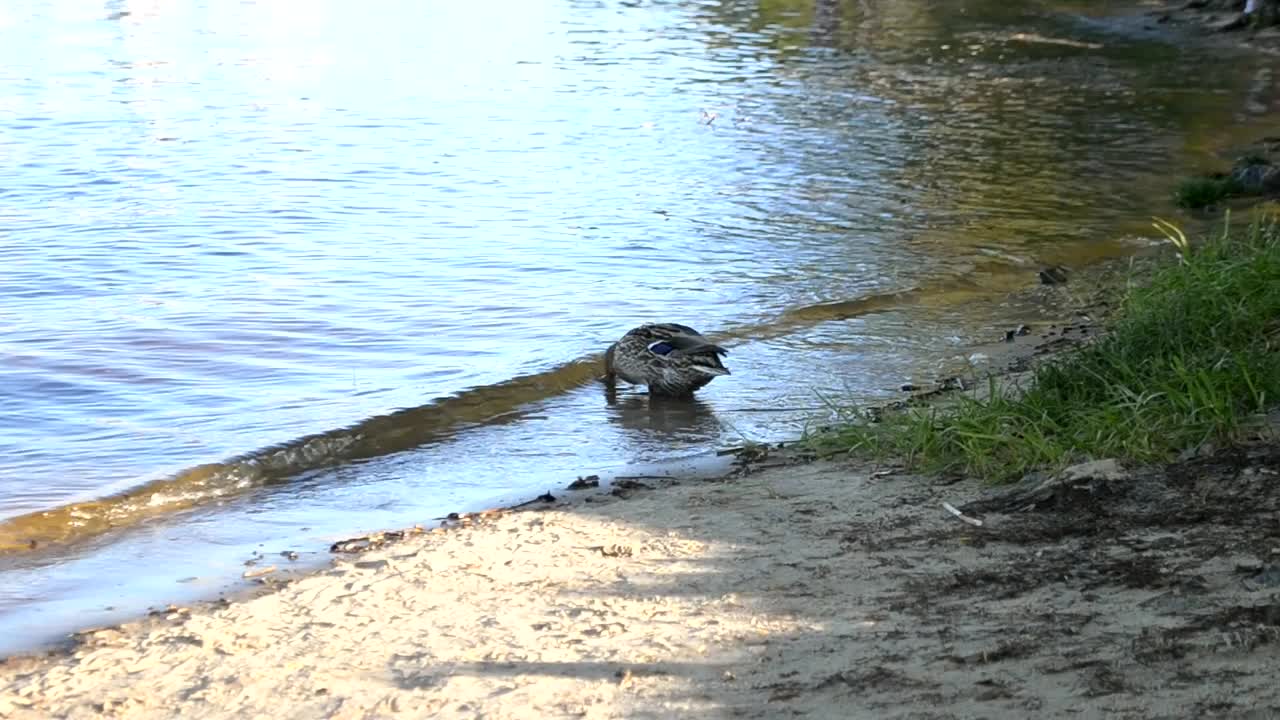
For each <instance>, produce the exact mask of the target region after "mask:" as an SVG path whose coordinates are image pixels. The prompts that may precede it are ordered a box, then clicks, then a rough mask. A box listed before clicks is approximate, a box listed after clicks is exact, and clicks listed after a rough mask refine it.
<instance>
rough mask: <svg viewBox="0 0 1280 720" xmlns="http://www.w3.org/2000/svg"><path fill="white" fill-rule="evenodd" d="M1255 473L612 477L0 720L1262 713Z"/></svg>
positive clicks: (129, 640)
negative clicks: (1028, 497)
mask: <svg viewBox="0 0 1280 720" xmlns="http://www.w3.org/2000/svg"><path fill="white" fill-rule="evenodd" d="M774 460H775V461H787V460H789V458H788V457H786V455H785V454H783V455H782V456H777V455H775V456H774ZM1277 462H1280V450H1277V449H1276V447H1275V446H1274V445H1273V444H1272V445H1266V446H1263V445H1259V446H1256V447H1252V448H1246V449H1243V450H1239V451H1231V452H1230V453H1226V454H1217V455H1211V456H1206V457H1192V458H1189V459H1187V460H1185V461H1180V462H1179V463H1174V464H1172V465H1169V466H1166V467H1140V468H1122V467H1116V466H1114V465H1107V464H1105V463H1104V464H1102V465H1098V464H1096V463H1094V464H1091V465H1093V467H1092V468H1084V469H1083V470H1082V469H1079V468H1077V469H1076V470H1075V471H1074V473H1075V476H1074V478H1073V480H1072V482H1071V483H1068V484H1065V485H1063V486H1061V487H1060V488H1059V489H1058V490H1057V491H1055V493H1054V495H1053V496H1052V497H1049V498H1048V499H1045V500H1043V501H1042V502H1041V503H1040V506H1039V507H1037V508H1035V509H1032V510H1030V511H1027V510H1023V509H1011V508H1009V507H1008V506H1007V503H1004V504H1003V506H1002V498H1004V497H1007V496H1008V495H1009V494H1010V493H1015V494H1016V492H1017V491H1018V490H1017V488H1016V487H1015V488H1014V489H1012V490H1005V489H1000V490H992V489H991V488H988V487H984V486H982V485H981V484H979V483H977V482H975V481H972V480H960V481H959V482H948V481H943V480H941V479H938V478H927V477H922V476H919V475H915V474H912V473H909V472H904V471H902V470H901V469H900V468H895V467H892V466H875V465H872V464H868V463H864V462H855V461H830V460H827V461H805V462H800V463H797V464H792V465H788V466H786V467H771V468H766V469H752V464H751V463H747V464H746V465H744V466H743V467H742V468H741V469H740V471H739V472H738V473H737V476H736V477H731V478H722V479H719V480H704V481H693V482H676V481H673V482H670V483H666V484H664V483H660V482H649V483H646V482H644V481H633V482H634V483H635V484H633V485H630V486H629V487H627V488H616V489H615V490H614V491H598V492H587V493H581V494H578V495H576V496H574V497H572V498H568V499H563V500H560V501H558V502H557V503H556V504H555V505H554V506H551V505H535V506H529V507H527V508H525V509H522V510H518V511H508V512H494V513H487V514H481V515H479V516H476V517H474V518H473V519H472V521H471V522H469V523H462V525H463V527H460V528H457V529H452V530H447V531H441V532H435V533H432V532H425V533H422V534H420V535H416V536H412V537H407V538H404V539H401V540H399V541H398V542H394V543H389V544H387V545H385V546H383V547H379V548H375V549H369V550H365V551H363V552H358V553H352V554H350V555H343V556H341V557H339V558H337V559H336V560H335V563H334V567H332V568H331V569H329V570H326V571H323V572H320V573H318V574H315V575H311V576H308V577H304V578H301V579H298V580H295V581H292V582H289V583H286V584H283V585H282V586H281V587H278V588H276V589H275V591H274V592H271V593H267V594H263V595H260V596H258V597H255V598H252V599H248V600H245V601H241V602H233V603H220V604H214V605H211V606H207V607H197V608H193V609H188V610H184V609H175V610H174V611H173V612H170V613H168V614H167V615H166V616H164V617H153V618H148V619H145V620H142V621H136V622H133V623H128V624H125V625H123V626H120V627H117V628H104V629H98V630H94V631H88V632H86V633H83V634H82V635H81V636H80V638H79V643H78V645H77V646H76V647H74V648H71V649H69V650H66V651H62V652H53V653H48V654H46V655H43V656H25V657H13V658H9V659H7V660H5V661H3V662H0V716H4V717H11V718H15V719H25V718H36V717H54V716H57V717H71V718H77V717H100V716H103V715H106V716H116V717H137V718H149V717H156V718H160V717H188V716H203V717H237V716H253V715H256V714H260V713H271V714H272V715H273V716H277V717H297V718H313V717H341V718H357V717H392V716H394V717H442V716H443V717H477V716H480V715H483V716H485V717H498V718H504V717H511V718H515V717H529V716H530V715H529V713H530V712H533V713H535V714H536V715H538V716H545V717H617V716H627V717H655V718H657V717H674V716H679V717H720V716H726V715H732V716H738V717H762V718H764V717H775V716H776V714H777V712H780V711H782V710H783V708H786V709H787V710H789V711H793V712H800V713H801V714H811V715H813V716H816V717H829V716H834V715H840V714H841V713H844V712H847V711H848V710H849V709H850V708H857V709H858V711H860V712H862V713H865V714H866V715H874V716H877V717H897V716H905V715H908V714H911V713H915V715H914V716H919V709H921V708H926V707H938V708H939V712H941V708H942V707H943V706H945V707H946V708H947V710H948V712H953V713H955V712H958V713H962V714H976V713H980V714H984V715H987V716H1001V717H1025V716H1026V714H1027V713H1028V712H1031V713H1035V714H1037V715H1038V716H1042V717H1055V716H1065V715H1068V714H1071V715H1073V716H1074V714H1075V713H1080V712H1083V713H1086V714H1097V713H1104V712H1105V713H1109V714H1115V715H1118V716H1123V717H1162V716H1168V717H1172V716H1177V714H1178V712H1179V709H1182V710H1185V708H1188V707H1196V708H1198V709H1199V710H1200V712H1199V713H1197V714H1198V715H1204V714H1208V713H1210V712H1222V711H1226V710H1237V711H1238V710H1245V709H1248V708H1254V709H1261V708H1264V707H1266V708H1272V709H1280V687H1276V686H1275V685H1274V683H1273V682H1272V679H1273V678H1274V674H1275V672H1276V671H1277V670H1280V656H1278V655H1276V653H1274V652H1272V651H1270V647H1271V645H1270V643H1274V642H1275V641H1276V640H1277V639H1280V609H1277V606H1276V605H1275V597H1276V588H1277V587H1280V547H1277V548H1269V547H1265V545H1266V543H1265V542H1263V543H1261V544H1259V542H1258V541H1260V540H1262V538H1260V537H1256V536H1255V530H1256V529H1261V528H1260V527H1259V526H1257V525H1254V524H1252V523H1251V522H1248V519H1249V518H1257V519H1258V520H1259V521H1262V520H1263V519H1264V518H1266V517H1270V516H1272V515H1273V514H1274V513H1276V512H1280V503H1277V501H1276V499H1275V498H1274V494H1272V498H1267V497H1266V496H1265V495H1258V494H1253V493H1251V492H1248V490H1249V489H1251V488H1258V487H1260V486H1265V485H1266V484H1268V483H1271V482H1273V478H1274V473H1275V470H1274V469H1272V468H1273V467H1274V466H1275V464H1276V463H1277ZM663 485H665V486H663ZM618 490H621V492H618ZM1188 491H1192V492H1188ZM944 503H945V504H949V505H951V506H952V507H956V508H958V509H959V510H960V512H961V513H962V514H963V515H964V517H965V518H968V520H965V519H963V518H959V517H956V516H954V515H953V513H951V512H950V510H948V509H947V507H946V505H944ZM977 523H980V524H977ZM1174 678H1181V679H1180V680H1177V681H1174ZM911 708H916V710H911ZM926 714H927V713H926ZM841 716H844V715H841Z"/></svg>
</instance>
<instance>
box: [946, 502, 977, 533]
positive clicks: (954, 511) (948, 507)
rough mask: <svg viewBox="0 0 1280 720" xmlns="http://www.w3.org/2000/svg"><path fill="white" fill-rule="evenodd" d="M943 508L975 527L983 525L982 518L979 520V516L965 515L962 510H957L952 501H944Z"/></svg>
mask: <svg viewBox="0 0 1280 720" xmlns="http://www.w3.org/2000/svg"><path fill="white" fill-rule="evenodd" d="M942 509H944V510H946V511H947V512H949V513H951V514H952V515H955V516H956V517H958V518H960V519H961V520H963V521H965V522H967V523H969V524H970V525H972V526H974V527H982V521H981V520H979V519H978V518H973V517H969V516H968V515H965V514H964V513H962V512H960V511H959V510H957V509H956V506H955V505H952V504H951V503H949V502H944V503H942Z"/></svg>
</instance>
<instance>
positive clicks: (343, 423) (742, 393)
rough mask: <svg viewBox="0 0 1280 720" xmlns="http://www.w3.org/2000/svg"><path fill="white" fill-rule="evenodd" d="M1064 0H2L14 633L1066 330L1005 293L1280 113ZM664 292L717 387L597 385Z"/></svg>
mask: <svg viewBox="0 0 1280 720" xmlns="http://www.w3.org/2000/svg"><path fill="white" fill-rule="evenodd" d="M1065 5H1066V4H1064V3H1055V4H1052V5H1050V4H1041V3H1032V2H1027V3H1010V2H1007V0H988V1H985V2H976V1H975V2H954V3H931V2H925V1H923V0H920V1H912V0H881V1H877V0H865V1H862V2H838V3H832V2H827V1H826V0H820V1H818V2H816V3H815V2H814V1H813V0H809V1H808V2H801V1H796V2H787V1H781V2H780V1H768V2H766V1H764V0H761V1H759V2H747V1H740V0H722V1H720V2H687V1H672V2H650V1H643V0H636V1H634V2H631V1H628V2H585V1H579V0H520V1H518V2H516V1H513V0H498V1H497V2H491V3H485V4H482V5H469V4H466V3H446V2H422V1H421V0H378V1H377V2H370V3H364V4H363V5H360V6H353V5H352V4H351V3H347V2H337V1H336V0H259V1H257V2H254V1H252V0H106V1H105V2H104V1H103V0H40V1H37V0H29V1H26V2H23V1H19V2H10V3H6V4H5V5H4V7H2V8H0V90H2V91H3V92H0V160H2V161H3V162H2V163H0V201H2V202H0V358H2V359H0V552H3V556H2V557H0V637H2V638H5V639H4V640H3V641H0V651H8V650H12V649H15V648H21V647H26V646H29V645H30V644H31V643H32V642H37V641H44V640H48V639H49V638H51V637H54V636H56V635H57V634H58V633H63V632H66V631H67V630H70V629H74V628H76V627H81V626H87V625H92V624H95V623H100V622H107V621H111V620H114V619H117V618H119V617H121V616H124V615H128V614H131V613H136V612H137V611H138V610H139V609H141V608H143V607H145V606H147V605H152V604H164V603H166V602H171V601H179V600H183V599H189V598H191V597H196V596H201V595H202V594H203V595H204V596H207V595H209V594H211V593H212V592H214V590H215V589H217V588H219V587H222V586H224V585H225V584H226V582H227V580H228V579H229V578H233V577H238V575H239V573H240V571H241V570H243V568H242V565H241V564H242V562H243V561H244V560H245V559H246V558H247V557H249V555H250V553H252V552H254V551H260V552H269V553H274V552H278V551H282V550H297V551H300V552H304V553H306V552H309V551H323V550H324V548H325V547H326V546H327V543H328V542H330V541H331V540H333V539H335V538H339V537H345V536H349V535H352V534H357V533H359V532H360V531H362V530H370V529H377V528H382V527H396V526H404V525H408V524H412V523H415V522H422V521H425V520H428V519H430V518H432V517H435V516H438V515H442V514H444V513H447V512H449V511H452V510H457V509H465V508H467V507H478V506H480V505H483V504H485V503H488V502H493V501H497V500H500V499H503V498H506V499H510V498H514V497H523V496H529V495H533V494H536V493H540V492H543V491H546V490H548V489H556V488H560V487H563V485H564V484H565V483H566V482H567V481H569V480H572V479H573V478H574V477H575V476H577V475H580V474H586V473H588V472H601V471H610V470H612V471H615V472H620V471H625V470H626V469H627V468H635V467H640V466H642V465H643V464H644V463H654V462H662V461H669V460H672V459H676V458H687V457H694V456H699V455H703V454H706V453H708V452H710V451H712V450H714V449H715V448H717V447H721V446H723V445H726V444H735V443H738V442H740V441H741V440H742V439H743V438H750V439H780V438H785V437H790V436H794V435H795V434H797V433H798V432H800V431H801V430H802V429H803V427H804V426H805V423H807V422H810V421H811V420H812V419H813V418H815V417H821V416H822V415H823V413H824V410H823V408H824V403H825V402H826V401H828V400H830V399H832V398H834V399H837V400H838V401H840V402H869V401H875V400H880V399H884V398H889V397H893V396H895V395H896V394H899V392H900V391H899V390H898V388H899V386H900V385H901V384H903V383H904V382H916V383H920V382H928V381H929V380H931V379H936V378H938V377H940V376H942V375H945V374H947V373H949V372H954V371H955V370H956V369H957V368H959V367H962V366H963V363H964V358H966V357H967V356H968V355H969V354H970V353H971V352H972V350H973V349H974V348H975V347H977V346H978V345H980V344H982V343H986V342H989V341H991V340H992V339H993V338H997V337H999V336H1000V335H1001V334H1002V333H1003V328H1004V327H1006V326H1007V325H1008V324H1010V323H1018V322H1023V321H1027V320H1037V319H1038V320H1043V319H1045V318H1048V317H1053V313H1054V307H1053V303H1052V301H1051V298H1052V295H1046V296H1045V297H1046V298H1050V300H1047V301H1044V302H1032V301H1026V302H1014V301H1011V300H1009V299H1008V298H1007V293H1009V292H1010V291H1016V290H1020V289H1025V288H1028V287H1031V286H1034V284H1035V282H1036V278H1035V270H1036V269H1037V268H1038V267H1039V266H1040V265H1042V264H1046V263H1062V264H1065V265H1068V266H1071V267H1080V266H1083V265H1087V264H1089V263H1092V262H1095V261H1097V260H1100V259H1104V258H1107V257H1116V256H1121V255H1124V254H1125V253H1128V252H1131V250H1132V248H1133V247H1135V246H1136V244H1137V243H1138V240H1137V238H1139V237H1140V236H1141V235H1143V234H1145V233H1147V229H1146V228H1147V226H1148V220H1149V216H1150V215H1151V214H1153V213H1158V214H1168V213H1171V212H1172V210H1171V209H1170V208H1169V207H1168V205H1167V204H1166V203H1164V202H1163V201H1162V200H1160V198H1163V197H1166V196H1167V194H1168V191H1169V189H1170V188H1171V187H1172V185H1173V183H1174V182H1175V180H1176V179H1177V177H1179V176H1180V175H1182V174H1184V173H1185V172H1188V171H1189V170H1191V169H1197V168H1200V167H1202V166H1206V165H1207V164H1208V163H1210V161H1211V158H1210V156H1209V154H1208V153H1209V151H1210V150H1212V149H1213V148H1215V147H1218V146H1220V145H1222V144H1223V143H1225V142H1228V141H1229V140H1231V139H1232V137H1231V133H1232V132H1239V130H1238V128H1239V127H1242V126H1243V127H1248V126H1249V125H1250V124H1255V125H1256V124H1258V123H1259V122H1260V120H1261V119H1262V118H1264V117H1265V116H1266V115H1267V113H1269V112H1274V110H1275V107H1276V104H1275V83H1276V80H1275V78H1274V77H1273V76H1271V75H1269V74H1268V73H1270V72H1272V70H1271V69H1270V64H1271V63H1270V62H1269V61H1268V60H1266V59H1259V58H1253V57H1250V56H1243V55H1240V56H1237V55H1233V54H1231V53H1228V52H1225V51H1211V50H1205V49H1200V50H1197V49H1194V46H1190V45H1188V44H1187V43H1185V42H1183V41H1182V40H1181V39H1180V38H1179V37H1178V36H1177V35H1176V34H1174V31H1172V30H1169V29H1167V28H1164V27H1162V26H1156V25H1154V24H1153V23H1150V22H1149V21H1147V20H1145V19H1144V18H1143V17H1142V16H1140V15H1135V16H1134V17H1132V18H1130V19H1127V20H1123V21H1120V22H1110V21H1108V22H1104V21H1101V20H1098V19H1093V18H1091V17H1090V15H1089V13H1090V12H1092V11H1093V8H1094V7H1095V4H1091V3H1087V2H1082V3H1077V4H1075V5H1071V6H1070V7H1069V9H1071V10H1074V12H1064V11H1063V10H1062V8H1063V7H1064V6H1065ZM1096 7H1098V8H1100V9H1101V8H1105V7H1106V4H1105V3H1098V4H1096ZM1054 8H1056V9H1054ZM1228 127H1236V128H1237V130H1228V129H1226V128H1228ZM651 320H657V321H676V322H683V323H687V324H691V325H694V326H695V327H697V328H699V329H701V330H703V331H704V332H706V333H708V334H709V335H712V336H714V337H716V338H719V339H722V340H723V341H724V343H725V344H726V345H727V346H728V347H730V350H731V354H730V355H729V357H728V358H727V363H728V365H729V367H730V368H731V369H732V370H733V373H734V374H733V375H732V376H731V377H727V378H721V379H718V380H716V381H715V382H714V383H712V384H711V385H710V386H708V387H707V388H706V389H705V390H704V391H703V392H701V393H700V394H699V397H698V400H697V401H696V402H693V403H676V404H671V403H665V404H658V403H654V404H650V403H649V401H648V399H647V398H646V397H645V396H644V395H643V394H642V393H636V392H623V393H621V394H620V395H619V396H618V397H617V398H616V399H609V398H606V397H605V395H604V393H603V390H602V388H601V386H599V385H598V384H596V383H595V382H593V379H594V377H595V376H596V375H597V374H598V373H599V369H600V368H599V357H600V352H601V351H602V350H603V349H604V348H605V347H606V346H607V345H608V343H609V342H611V341H613V340H614V339H616V338H617V337H618V336H619V335H621V334H622V333H623V332H625V331H626V330H627V329H628V328H630V327H632V326H634V325H636V324H638V323H641V322H644V321H651Z"/></svg>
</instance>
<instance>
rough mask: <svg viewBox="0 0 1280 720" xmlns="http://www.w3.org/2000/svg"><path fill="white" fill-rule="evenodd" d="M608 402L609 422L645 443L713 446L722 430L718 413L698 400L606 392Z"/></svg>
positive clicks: (624, 392) (641, 393) (625, 392)
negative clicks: (666, 442)
mask: <svg viewBox="0 0 1280 720" xmlns="http://www.w3.org/2000/svg"><path fill="white" fill-rule="evenodd" d="M605 401H606V402H607V403H608V409H607V411H606V413H607V416H608V418H609V422H611V423H613V424H615V425H617V426H619V427H620V428H622V429H623V430H624V434H625V435H627V436H631V437H635V438H636V439H638V440H640V443H641V444H645V443H644V441H645V440H650V441H652V440H654V439H660V440H668V441H669V440H680V441H682V442H687V443H710V442H714V441H715V440H717V439H719V438H720V436H721V434H722V433H723V427H722V426H721V424H720V421H719V420H718V419H717V418H716V415H715V411H714V410H713V409H712V408H711V406H710V405H708V404H707V403H705V402H703V401H701V400H698V399H697V398H667V397H655V396H650V395H648V394H645V393H644V392H643V391H640V392H639V393H633V392H627V391H623V392H617V391H613V390H607V391H606V392H605Z"/></svg>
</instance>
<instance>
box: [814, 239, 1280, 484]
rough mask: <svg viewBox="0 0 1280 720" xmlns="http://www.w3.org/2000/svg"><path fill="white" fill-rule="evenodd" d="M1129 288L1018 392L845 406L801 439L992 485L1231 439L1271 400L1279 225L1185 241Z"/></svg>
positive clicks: (1278, 380)
mask: <svg viewBox="0 0 1280 720" xmlns="http://www.w3.org/2000/svg"><path fill="white" fill-rule="evenodd" d="M1171 240H1173V241H1174V244H1175V245H1176V246H1177V247H1178V250H1179V253H1178V261H1177V262H1176V263H1170V264H1168V265H1167V266H1163V267H1161V268H1160V269H1158V270H1157V271H1156V272H1155V273H1154V274H1153V276H1152V277H1151V279H1150V281H1149V282H1148V283H1147V284H1146V285H1144V286H1142V287H1138V288H1133V289H1130V290H1129V291H1128V292H1127V293H1126V295H1125V297H1124V299H1123V301H1122V303H1121V306H1120V308H1119V309H1118V310H1117V312H1116V314H1115V316H1114V317H1113V320H1112V322H1111V323H1110V326H1109V328H1108V331H1107V332H1106V333H1105V334H1104V335H1103V336H1102V337H1101V338H1100V339H1098V340H1097V341H1095V342H1093V343H1091V344H1088V345H1085V346H1083V347H1080V348H1077V349H1075V350H1072V351H1069V352H1067V353H1065V354H1063V355H1060V356H1057V357H1055V358H1053V359H1051V360H1049V361H1047V362H1046V363H1044V364H1042V365H1040V366H1039V367H1038V368H1037V369H1036V370H1035V371H1034V372H1033V374H1032V378H1031V381H1030V382H1029V383H1027V387H1025V388H1012V387H1009V386H1007V385H1005V386H1001V385H1000V384H999V381H997V380H994V379H993V380H992V381H991V385H990V387H988V388H987V390H988V392H986V393H982V394H963V395H960V396H958V397H956V398H954V400H952V401H948V402H946V403H943V404H937V405H932V406H926V407H907V408H903V409H898V410H890V411H887V412H884V413H882V414H881V416H880V419H879V421H878V422H871V421H868V420H866V419H863V418H861V417H859V416H858V414H857V413H854V412H852V411H849V412H847V413H846V414H845V417H844V420H842V422H841V423H840V424H839V425H838V426H837V427H835V428H830V429H827V430H825V431H822V432H819V433H816V434H812V435H810V436H809V437H807V438H806V440H807V442H808V443H809V444H810V446H811V447H812V448H813V449H815V450H817V451H818V452H819V453H822V454H833V453H838V452H852V453H857V454H864V455H871V456H875V457H895V458H904V459H906V460H907V461H909V462H910V463H911V464H912V465H913V466H915V467H917V468H920V469H924V470H928V471H960V472H964V473H966V474H970V475H976V476H980V477H983V478H987V479H990V480H995V481H1005V480H1011V479H1016V478H1018V477H1021V476H1022V475H1023V474H1025V473H1026V472H1028V471H1030V470H1032V469H1036V468H1041V467H1045V466H1051V467H1052V466H1061V465H1063V464H1065V463H1069V462H1075V461H1080V460H1084V459H1087V458H1091V457H1092V458H1103V457H1121V458H1130V459H1136V460H1142V461H1152V460H1161V459H1168V458H1170V457H1172V456H1174V455H1176V454H1177V453H1178V452H1179V451H1181V450H1184V449H1186V448H1191V447H1196V446H1198V445H1200V444H1201V443H1204V442H1205V441H1222V440H1229V439H1230V438H1231V437H1233V436H1234V435H1236V434H1237V431H1238V430H1239V429H1240V428H1241V427H1242V426H1243V425H1245V424H1247V423H1249V422H1250V421H1251V420H1254V419H1256V418H1257V415H1258V413H1260V412H1262V411H1264V410H1266V409H1268V408H1269V407H1270V406H1271V405H1273V404H1275V401H1276V398H1280V226H1277V225H1276V224H1275V223H1268V224H1255V225H1254V226H1253V227H1251V228H1249V229H1248V230H1240V231H1237V232H1235V233H1231V232H1229V231H1227V230H1224V231H1223V232H1222V234H1221V235H1220V236H1217V237H1214V238H1210V239H1208V240H1206V241H1205V242H1204V243H1203V244H1199V245H1196V246H1190V245H1188V244H1187V242H1186V240H1185V238H1184V237H1182V236H1181V234H1180V233H1179V232H1177V231H1176V230H1173V231H1171Z"/></svg>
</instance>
